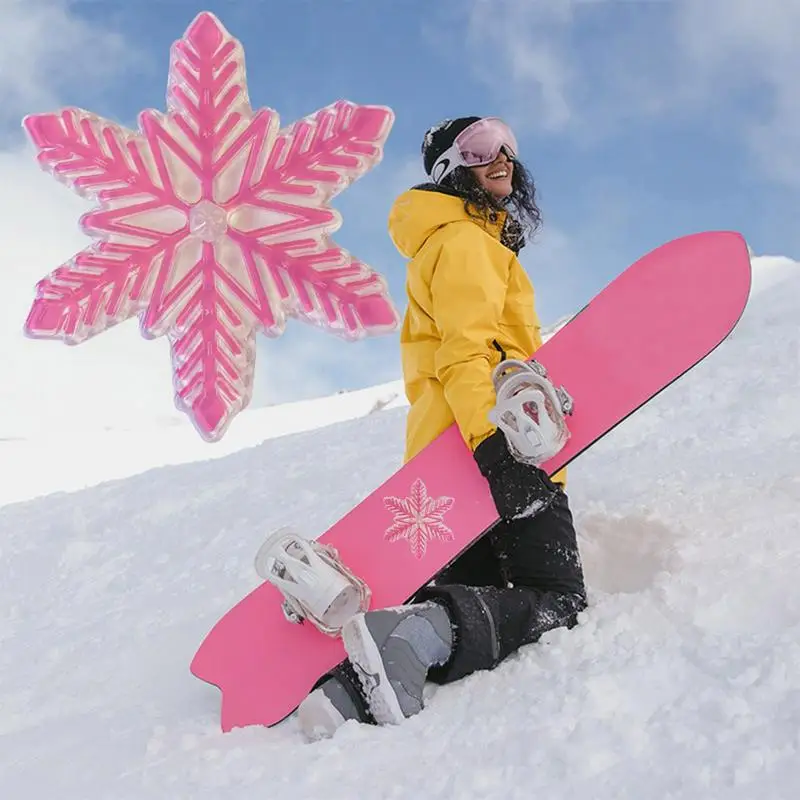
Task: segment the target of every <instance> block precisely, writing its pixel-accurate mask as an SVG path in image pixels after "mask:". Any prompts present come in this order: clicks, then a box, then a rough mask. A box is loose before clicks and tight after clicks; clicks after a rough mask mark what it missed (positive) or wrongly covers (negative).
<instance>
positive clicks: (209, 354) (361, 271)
mask: <svg viewBox="0 0 800 800" xmlns="http://www.w3.org/2000/svg"><path fill="white" fill-rule="evenodd" d="M167 109H168V110H167V113H166V114H162V113H160V112H158V111H155V110H146V111H143V112H142V113H141V114H140V116H139V129H140V130H139V131H138V132H135V131H131V130H129V129H127V128H124V127H122V126H120V125H118V124H116V123H114V122H111V121H109V120H105V119H102V118H100V117H98V116H96V115H94V114H91V113H89V112H86V111H83V110H82V109H76V108H69V109H66V110H64V111H62V112H60V113H56V114H37V115H32V116H29V117H26V119H25V120H24V123H23V124H24V127H25V129H26V131H27V133H28V135H29V136H30V138H31V140H32V141H33V143H34V145H35V146H36V148H37V150H38V151H39V155H38V160H39V163H40V165H41V166H42V167H43V168H45V169H48V170H49V171H51V172H52V173H53V174H54V175H55V177H56V178H58V179H59V180H62V181H63V182H65V183H66V184H67V185H68V186H70V187H71V188H73V189H74V190H75V191H76V192H78V193H80V194H82V195H84V196H87V197H90V198H92V199H96V200H97V201H98V204H99V208H98V209H97V210H94V211H92V212H90V213H88V214H86V215H85V216H84V217H83V218H82V220H81V225H82V227H83V229H84V231H85V232H86V233H87V234H88V235H90V236H92V237H93V238H95V239H96V240H97V241H95V242H94V243H93V244H92V245H91V246H89V247H88V248H86V249H85V250H83V251H82V252H80V253H78V254H77V255H76V256H75V257H74V258H73V259H71V260H70V261H69V262H67V263H66V264H64V265H62V266H60V267H59V268H58V269H56V270H55V271H54V272H52V273H51V274H50V275H49V276H47V277H46V278H44V279H43V280H41V281H40V282H39V283H38V284H37V292H36V299H35V300H34V302H33V305H32V307H31V310H30V313H29V315H28V318H27V321H26V324H25V332H26V334H27V335H29V336H31V337H36V338H50V339H62V340H64V341H65V342H67V343H68V344H79V343H80V342H82V341H84V340H86V339H88V338H89V337H91V336H94V335H96V334H98V333H100V332H102V331H104V330H106V329H108V328H109V327H111V326H112V325H115V324H117V323H119V322H122V321H124V320H125V319H128V318H130V317H131V316H134V315H137V314H138V315H140V326H141V331H142V334H143V335H144V336H145V337H146V338H155V337H157V336H162V335H166V336H167V337H168V339H169V341H170V345H171V349H172V360H173V373H174V388H175V397H176V404H177V406H178V408H180V409H182V410H183V411H185V412H187V413H188V414H189V416H190V418H191V419H192V421H193V422H194V424H195V426H196V427H197V429H198V431H199V432H200V434H201V435H202V436H203V437H204V438H205V439H207V440H208V441H214V440H217V439H219V438H220V437H221V436H222V435H223V433H224V431H225V429H226V428H227V426H228V424H229V423H230V421H231V420H232V418H233V417H234V415H235V414H237V413H238V412H239V411H241V409H242V408H244V407H245V406H246V405H247V403H248V402H249V400H250V397H251V394H252V386H253V370H254V365H255V334H256V332H257V331H261V332H263V333H265V334H266V335H268V336H273V337H275V336H279V335H280V334H281V333H283V330H284V327H285V324H286V319H287V317H296V318H299V319H301V320H303V321H305V322H309V323H312V324H315V325H318V326H320V327H322V328H325V329H327V330H329V331H330V332H333V333H335V334H337V335H340V336H342V337H344V338H346V339H350V340H354V339H359V338H361V337H363V336H365V335H369V334H379V333H384V332H387V331H390V330H394V329H395V328H396V326H397V323H398V319H399V317H398V314H397V311H396V309H395V308H394V306H393V304H392V302H391V299H390V298H389V294H388V289H387V286H386V283H385V281H384V280H383V278H382V277H381V276H380V275H379V274H377V273H376V272H374V271H373V270H371V269H370V268H369V267H367V266H366V265H365V264H363V263H362V262H360V261H357V260H356V259H354V258H353V257H352V256H351V255H350V254H349V253H348V252H347V251H345V250H344V249H342V248H340V247H338V246H336V245H335V244H334V243H332V241H331V240H330V238H329V237H330V234H331V233H332V232H333V231H335V230H337V229H338V228H339V226H340V224H341V218H340V216H339V214H338V213H337V212H336V211H334V210H333V209H331V208H330V207H329V206H328V203H329V201H330V199H331V198H332V197H333V196H334V195H336V194H338V193H339V192H340V191H341V190H342V189H344V188H345V187H346V186H348V185H349V184H350V183H351V182H352V181H354V180H356V179H357V178H359V177H361V175H363V174H364V173H365V172H366V171H367V170H369V169H370V168H371V167H373V166H374V165H375V164H377V163H378V162H379V161H380V159H381V158H382V155H383V144H384V142H385V140H386V138H387V136H388V135H389V130H390V129H391V126H392V123H393V120H394V116H393V114H392V111H391V110H390V109H388V108H385V107H383V106H360V105H356V104H354V103H350V102H347V101H345V100H341V101H339V102H336V103H333V104H332V105H330V106H327V107H326V108H323V109H321V110H319V111H317V112H315V113H314V114H312V115H311V116H309V117H306V118H304V119H302V120H300V121H298V122H296V123H294V124H293V125H291V126H289V127H288V128H286V129H280V123H279V119H278V115H277V113H276V112H275V111H273V110H271V109H262V110H260V111H258V112H255V113H254V112H253V111H252V109H251V107H250V103H249V100H248V94H247V85H246V80H245V68H244V51H243V49H242V46H241V45H240V43H239V42H238V41H237V40H236V39H233V38H232V37H231V36H230V34H228V32H227V31H226V30H225V28H224V27H223V26H222V25H221V23H220V22H219V20H217V18H216V17H215V16H214V15H213V14H209V13H202V14H200V15H198V16H197V18H196V19H195V20H194V22H193V23H192V24H191V25H190V26H189V28H188V29H187V31H186V33H185V34H184V36H183V38H182V39H180V40H178V41H177V42H175V43H174V45H173V47H172V51H171V60H170V68H169V81H168V87H167Z"/></svg>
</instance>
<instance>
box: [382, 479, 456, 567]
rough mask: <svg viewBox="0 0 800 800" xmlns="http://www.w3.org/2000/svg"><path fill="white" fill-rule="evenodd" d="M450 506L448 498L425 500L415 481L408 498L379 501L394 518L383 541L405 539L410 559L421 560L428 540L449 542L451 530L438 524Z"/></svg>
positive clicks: (422, 486)
mask: <svg viewBox="0 0 800 800" xmlns="http://www.w3.org/2000/svg"><path fill="white" fill-rule="evenodd" d="M453 503H455V499H454V498H452V497H437V498H436V499H434V498H432V497H429V496H428V489H427V487H426V486H425V484H424V483H423V481H422V479H421V478H417V479H416V480H415V481H414V483H413V484H412V486H411V493H410V495H409V496H408V497H403V498H400V497H384V498H383V505H384V506H385V507H386V509H387V510H388V511H389V512H391V513H392V514H393V515H394V524H393V525H392V526H391V527H390V528H388V529H387V530H386V534H385V538H386V539H387V540H388V541H390V542H396V541H398V540H399V539H405V540H406V541H407V542H408V543H409V545H410V546H411V552H412V553H413V554H414V557H415V558H422V557H423V556H424V555H425V553H426V551H427V549H428V541H429V540H430V539H441V540H442V541H445V542H449V541H452V540H453V531H451V530H450V528H448V527H447V525H445V524H444V522H443V521H442V518H443V517H444V515H445V514H446V513H447V512H448V511H449V510H450V509H451V508H452V507H453Z"/></svg>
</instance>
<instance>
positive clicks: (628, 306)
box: [191, 232, 750, 731]
mask: <svg viewBox="0 0 800 800" xmlns="http://www.w3.org/2000/svg"><path fill="white" fill-rule="evenodd" d="M749 288H750V258H749V254H748V250H747V245H746V244H745V242H744V240H743V239H742V237H741V236H740V235H739V234H736V233H729V232H712V233H701V234H695V235H692V236H686V237H683V238H681V239H677V240H675V241H673V242H670V243H668V244H666V245H663V246H662V247H659V248H657V249H656V250H653V251H652V252H651V253H648V254H647V255H645V256H644V257H643V258H641V259H639V260H638V261H636V262H635V263H634V264H633V265H632V266H631V267H629V268H628V269H627V270H625V271H624V272H623V273H621V274H620V275H619V276H618V277H617V278H616V279H615V280H614V281H612V283H610V284H609V285H608V286H607V287H606V288H605V289H604V290H603V291H602V292H601V293H600V294H598V295H597V296H596V297H595V298H594V299H593V300H592V301H591V302H590V303H589V304H588V305H587V306H586V307H585V308H584V309H583V310H582V311H581V312H580V313H579V314H578V315H577V316H576V317H575V318H574V319H572V320H571V321H570V322H569V323H568V324H567V325H566V326H564V327H563V328H562V329H561V330H560V331H559V332H558V333H557V334H556V335H555V336H553V337H552V338H551V339H549V340H548V341H547V342H546V343H545V344H544V346H543V347H542V348H541V349H540V350H539V351H537V353H536V358H537V360H538V361H540V362H541V363H542V364H544V366H545V367H547V369H548V370H549V372H550V375H551V377H552V379H553V381H554V382H555V383H556V385H564V386H565V387H566V388H567V390H568V391H569V392H570V393H571V394H572V396H573V398H574V400H575V413H574V415H573V416H572V417H571V418H570V420H569V427H570V431H571V434H572V435H571V438H570V440H569V441H568V443H567V445H566V447H565V448H564V449H563V450H562V451H561V452H560V453H558V455H556V456H555V457H554V458H553V459H551V460H550V461H549V462H547V463H546V464H545V465H543V466H544V468H545V469H546V470H547V472H548V473H549V474H551V475H552V474H553V473H555V472H557V471H558V470H559V469H561V467H563V466H564V465H566V464H568V463H569V462H571V461H572V460H573V459H574V458H576V457H577V456H578V455H580V453H581V452H583V451H584V450H585V449H586V448H588V447H590V446H591V445H592V444H593V443H594V442H596V441H597V440H598V439H599V438H601V437H602V436H604V435H605V434H606V433H608V432H609V431H610V430H611V429H612V428H614V427H615V426H616V425H617V424H619V423H620V422H622V421H623V420H624V419H626V418H627V417H628V416H629V415H630V414H631V413H633V412H634V411H635V410H636V409H637V408H639V407H640V406H641V405H642V404H643V403H645V402H647V401H648V400H649V399H650V398H651V397H653V396H654V395H655V394H657V393H658V392H660V391H661V390H662V389H664V388H665V387H666V386H668V385H669V384H670V383H672V382H673V381H674V380H676V379H677V378H679V377H680V376H681V375H682V374H683V373H684V372H685V371H686V370H688V369H690V368H691V367H692V366H693V365H694V364H696V363H697V362H698V361H700V360H702V359H703V358H705V356H707V355H708V354H709V353H710V352H711V351H712V350H713V349H714V348H715V347H716V346H717V345H718V344H719V343H720V342H721V341H722V340H723V339H724V338H725V337H726V336H727V335H728V333H729V332H730V331H731V329H732V328H733V327H734V325H735V324H736V322H737V321H738V319H739V317H740V316H741V313H742V311H743V310H744V307H745V305H746V303H747V297H748V294H749ZM451 499H452V502H451ZM496 521H497V512H496V510H495V507H494V504H493V502H492V499H491V495H490V494H489V491H488V487H487V484H486V482H485V481H484V479H483V477H482V476H481V474H480V472H479V471H478V468H477V466H476V465H475V462H474V460H473V458H472V457H471V455H470V453H469V451H468V450H467V447H466V445H465V444H464V442H463V440H462V439H461V436H460V434H459V432H458V430H457V428H456V427H455V426H452V427H450V428H449V429H448V430H447V431H445V432H444V433H443V434H442V435H441V436H440V437H439V438H438V439H436V440H435V441H434V442H432V443H431V444H430V445H429V446H428V447H427V448H425V450H423V451H422V452H421V453H420V454H419V455H418V456H416V457H415V458H414V459H412V460H411V461H410V462H409V463H408V464H406V465H405V466H403V467H402V468H401V469H400V470H398V472H396V473H395V474H394V475H392V476H391V477H390V478H389V479H388V480H387V481H386V482H385V483H384V484H383V485H382V486H380V487H378V488H377V489H376V490H375V491H374V492H373V493H372V494H370V495H369V496H368V497H366V498H365V499H364V500H363V501H362V502H361V503H359V505H358V506H356V507H355V508H354V509H352V511H350V512H349V513H348V514H346V515H345V516H344V517H343V518H342V519H341V520H339V521H338V522H337V523H336V524H335V525H333V526H332V527H331V528H329V529H328V530H327V531H326V532H325V533H324V534H322V536H320V537H319V541H320V542H324V543H325V544H331V545H333V546H334V547H335V548H337V549H338V551H339V553H340V555H341V558H342V560H343V561H344V563H345V564H346V565H347V566H348V567H349V568H351V569H352V570H353V572H354V573H355V574H357V575H358V576H359V577H361V578H363V579H364V580H365V581H366V582H367V584H368V585H369V587H370V588H371V590H372V607H373V608H385V607H387V606H392V605H397V604H399V603H403V602H405V601H406V600H407V599H408V598H409V597H411V596H412V595H413V594H414V593H415V592H416V591H417V590H418V589H419V587H421V586H424V585H425V584H426V583H428V582H429V581H430V580H431V579H432V578H433V577H434V575H436V573H438V572H439V571H441V569H442V568H443V567H445V566H446V565H447V564H448V563H450V562H451V561H452V560H453V559H454V558H455V557H456V556H457V555H458V554H459V553H460V552H461V551H462V550H464V549H465V548H466V547H467V546H468V545H469V544H470V543H471V542H473V541H474V540H475V538H476V537H477V536H479V535H480V534H481V533H483V532H484V531H486V530H487V529H488V528H489V527H490V526H491V525H493V524H494V523H495V522H496ZM440 526H444V527H440ZM445 528H446V530H445ZM434 531H435V532H434ZM447 531H449V532H450V533H452V536H449V535H448V533H447ZM437 534H438V535H437ZM422 542H424V543H425V547H424V548H423V547H422V546H421V543H422ZM281 599H282V597H281V594H280V592H279V591H278V590H277V589H275V588H274V587H273V586H272V585H271V584H269V583H263V584H261V585H260V586H258V587H257V588H256V589H254V590H253V591H252V592H250V593H249V594H248V595H247V596H245V597H244V598H243V599H242V600H241V601H240V602H239V603H237V604H236V605H235V606H234V607H233V608H231V609H230V610H229V611H228V612H227V613H226V614H225V615H224V616H223V617H222V618H221V619H220V620H219V621H218V622H217V623H216V625H215V626H214V627H213V628H212V629H211V631H210V632H209V634H208V636H207V637H206V639H205V640H204V641H203V643H202V644H201V646H200V648H199V649H198V651H197V653H196V655H195V657H194V659H193V661H192V664H191V670H192V672H193V673H194V675H196V676H197V677H198V678H200V679H201V680H204V681H207V682H208V683H212V684H214V685H216V686H218V687H219V688H220V689H221V691H222V715H221V724H222V728H223V730H226V731H227V730H230V729H231V728H233V727H238V726H245V725H256V724H261V725H274V724H275V723H277V722H279V721H280V720H281V719H283V718H284V717H285V716H286V715H288V714H289V713H291V711H292V710H293V709H294V708H296V707H297V705H298V704H299V703H300V702H301V701H302V700H303V698H304V697H305V696H306V694H307V693H308V691H309V689H310V688H311V687H312V686H313V685H314V683H315V682H316V681H317V679H318V678H319V677H320V676H321V675H323V674H324V673H325V672H327V671H328V670H329V669H331V668H332V667H333V666H335V665H336V664H337V663H339V662H340V661H342V660H343V659H344V655H345V654H344V649H343V647H342V644H341V640H340V639H332V638H330V637H327V636H325V635H323V634H321V633H320V632H319V631H318V630H316V628H314V627H313V626H312V625H310V624H303V625H293V624H290V623H289V622H287V621H286V620H285V618H284V616H283V613H282V612H281Z"/></svg>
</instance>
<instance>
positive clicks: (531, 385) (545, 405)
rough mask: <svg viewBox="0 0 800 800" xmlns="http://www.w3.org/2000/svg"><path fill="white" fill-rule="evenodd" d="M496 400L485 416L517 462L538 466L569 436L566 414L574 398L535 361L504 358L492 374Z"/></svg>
mask: <svg viewBox="0 0 800 800" xmlns="http://www.w3.org/2000/svg"><path fill="white" fill-rule="evenodd" d="M492 381H493V382H494V388H495V393H496V395H497V400H496V403H495V407H494V408H493V409H492V410H491V411H490V412H489V419H490V420H491V421H492V422H493V423H494V424H495V425H497V427H498V428H499V429H500V430H501V431H503V433H504V434H505V437H506V441H507V442H508V448H509V450H510V451H511V454H512V455H513V456H514V458H516V459H517V461H521V462H522V463H524V464H532V465H533V466H537V467H538V466H539V465H540V464H543V463H544V462H545V461H547V460H548V459H550V458H552V457H553V456H554V455H556V454H557V453H558V452H559V451H560V450H561V449H562V448H563V447H564V445H565V444H566V443H567V441H568V440H569V437H570V432H569V428H568V427H567V422H566V417H567V416H569V415H571V414H572V412H573V409H574V401H573V399H572V397H571V396H570V395H569V393H568V392H567V390H566V389H564V387H558V388H556V387H555V386H553V384H552V382H551V381H550V379H549V378H548V375H547V370H546V369H545V368H544V367H543V366H542V365H541V364H539V363H538V362H537V361H533V360H531V361H519V360H517V359H507V360H505V361H501V362H500V363H499V364H498V365H497V366H496V367H495V369H494V372H493V373H492Z"/></svg>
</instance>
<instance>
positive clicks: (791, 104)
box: [674, 0, 800, 184]
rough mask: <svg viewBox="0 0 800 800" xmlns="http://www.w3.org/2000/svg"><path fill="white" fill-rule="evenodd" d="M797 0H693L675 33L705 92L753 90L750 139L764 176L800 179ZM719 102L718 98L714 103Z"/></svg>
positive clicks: (682, 9)
mask: <svg viewBox="0 0 800 800" xmlns="http://www.w3.org/2000/svg"><path fill="white" fill-rule="evenodd" d="M798 37H800V0H758V1H757V2H756V0H693V2H683V3H680V4H679V5H678V7H677V11H676V25H675V29H674V39H675V42H676V44H677V45H678V46H679V47H680V48H681V51H682V53H683V54H684V55H685V57H686V59H687V60H688V61H689V69H691V70H692V71H693V72H694V75H695V77H696V78H697V79H699V81H700V84H701V86H702V88H703V91H704V94H705V96H706V97H715V96H716V97H717V98H719V96H720V94H722V93H725V92H727V93H728V94H734V95H736V94H739V95H740V96H741V95H742V94H744V92H745V91H749V93H750V101H749V107H747V108H746V109H745V110H744V113H743V129H744V134H745V136H746V137H747V141H748V143H749V144H750V146H751V147H752V148H753V151H754V152H755V154H756V156H757V157H758V158H759V160H760V162H761V164H762V165H763V166H764V167H765V169H766V170H767V172H768V173H769V175H770V176H771V177H773V178H777V179H778V180H781V181H785V182H787V183H793V184H798V183H800V159H798V153H800V85H799V84H798V80H797V76H798V74H800V48H798V40H799V39H798ZM715 105H716V104H715Z"/></svg>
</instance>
